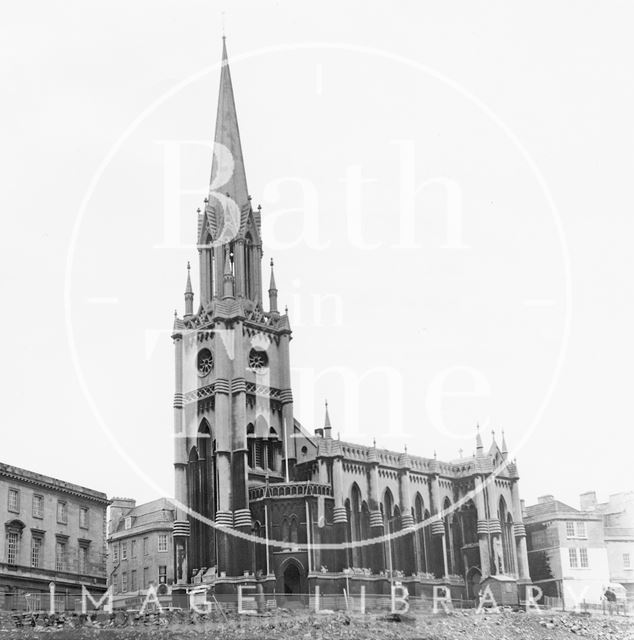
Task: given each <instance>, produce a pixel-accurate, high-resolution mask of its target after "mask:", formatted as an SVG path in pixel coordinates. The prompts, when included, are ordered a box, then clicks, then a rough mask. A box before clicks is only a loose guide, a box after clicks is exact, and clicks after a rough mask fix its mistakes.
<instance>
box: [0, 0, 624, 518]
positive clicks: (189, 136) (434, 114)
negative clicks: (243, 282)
mask: <svg viewBox="0 0 634 640" xmlns="http://www.w3.org/2000/svg"><path fill="white" fill-rule="evenodd" d="M226 4H227V6H226V7H225V6H223V5H222V4H220V3H213V2H187V1H185V2H160V1H158V2H157V1H152V2H141V1H137V2H134V3H129V2H116V1H115V2H113V1H109V2H84V1H82V2H72V1H66V2H25V3H12V4H5V5H4V6H3V8H2V9H1V12H2V15H1V19H0V50H1V53H2V55H1V56H0V84H1V86H2V102H1V107H0V108H1V109H2V118H1V119H0V123H1V124H0V130H1V140H2V145H1V147H0V171H1V174H2V177H3V178H2V189H1V191H0V198H1V200H0V206H1V210H2V219H3V223H4V231H3V233H2V236H1V237H2V252H0V261H1V264H2V273H3V281H2V283H3V301H4V309H5V311H4V314H3V315H2V336H3V338H4V341H5V346H4V350H3V357H2V359H1V369H0V375H1V380H0V382H1V389H2V396H3V412H2V416H3V424H2V430H3V438H2V447H1V449H0V460H2V461H3V462H7V463H10V464H14V465H17V466H21V467H26V468H28V469H32V470H34V471H38V472H41V473H45V474H49V475H53V476H56V477H59V478H62V479H64V480H68V481H71V482H76V483H79V484H83V485H86V486H89V487H92V488H95V489H99V490H102V491H105V492H107V493H108V495H110V496H113V495H126V496H131V497H135V498H137V499H138V500H140V501H144V500H147V499H151V498H153V497H155V496H157V495H161V494H169V493H170V492H171V491H172V484H173V483H172V451H173V447H172V438H171V432H172V398H173V392H174V389H173V378H174V374H173V346H172V343H171V339H170V328H171V325H172V321H173V311H174V309H175V308H176V309H177V310H178V312H179V314H182V313H183V296H182V294H183V289H184V284H185V273H186V271H185V265H186V262H187V260H191V261H192V263H193V265H194V269H193V272H192V276H193V279H194V282H195V285H196V284H197V281H198V273H197V269H196V268H195V267H196V262H197V259H196V250H195V248H194V246H193V244H194V242H195V209H196V207H197V206H199V205H200V204H201V202H202V198H203V197H204V193H205V191H206V189H207V185H208V182H209V172H210V167H211V150H210V147H209V143H210V142H211V140H212V137H213V130H214V120H215V112H216V99H217V92H218V78H219V68H218V63H219V61H220V52H221V35H222V24H221V22H222V19H221V13H222V12H223V11H225V12H226V15H225V19H224V20H225V24H226V33H227V45H228V49H229V56H230V60H231V61H232V62H231V71H232V76H233V83H234V90H235V95H236V103H237V110H238V118H239V122H240V128H241V136H242V144H243V151H244V155H245V163H246V173H247V180H248V184H249V189H250V192H251V194H252V195H253V202H254V203H255V204H258V203H261V204H262V207H263V235H264V252H265V260H264V263H263V264H264V265H268V260H269V258H270V257H274V258H275V261H276V279H277V284H278V288H279V303H280V306H281V307H282V308H283V307H284V306H285V305H288V308H289V315H290V319H291V324H292V326H293V330H294V339H293V342H292V351H291V361H292V366H293V384H294V398H295V415H296V418H297V419H299V420H300V422H302V424H303V425H304V426H305V427H306V428H307V429H309V430H311V431H312V430H313V429H314V428H315V427H317V426H321V424H322V422H323V400H324V398H326V397H327V398H328V400H329V404H330V413H331V418H332V422H333V428H334V430H335V432H340V435H341V438H342V439H348V440H352V441H356V442H361V443H363V444H369V443H371V442H372V439H373V438H376V440H377V445H378V446H383V447H388V448H393V449H396V450H402V448H403V446H405V445H407V446H408V449H409V451H410V452H411V453H416V454H420V455H423V456H428V457H429V456H432V455H433V452H434V451H435V450H436V451H437V453H438V457H439V458H441V459H454V458H458V457H459V456H460V455H463V456H470V455H472V453H473V451H474V442H475V426H476V424H477V423H479V424H480V425H481V427H482V432H483V436H484V439H485V443H486V444H487V446H488V443H489V442H490V439H491V433H490V431H491V429H495V430H496V435H497V438H498V440H499V439H500V432H501V430H502V429H504V430H505V434H506V439H507V441H508V444H509V447H510V448H511V449H512V450H513V455H514V456H516V457H517V459H518V467H519V471H520V474H521V477H522V480H521V492H522V495H523V497H524V498H525V499H526V500H527V502H528V503H532V502H534V501H535V500H536V498H537V496H539V495H542V494H545V493H553V494H555V495H556V496H557V497H558V498H560V499H562V500H564V501H567V502H569V503H571V504H574V505H576V504H577V501H578V494H579V493H581V492H584V491H588V490H593V489H596V490H597V491H598V493H599V498H600V499H605V498H607V496H608V495H609V494H610V493H615V492H618V491H621V490H626V489H627V490H631V489H632V488H634V483H633V482H632V473H631V458H632V438H631V432H632V425H633V422H634V409H633V408H632V401H631V398H632V383H633V377H634V376H633V375H632V362H633V361H634V349H633V341H632V338H631V332H632V327H633V326H634V305H633V296H632V286H631V282H632V275H631V274H632V266H633V259H632V249H631V240H632V235H633V231H634V222H633V220H634V217H633V216H632V207H633V204H634V195H633V193H632V188H631V183H632V179H631V176H632V171H633V169H634V135H633V127H632V116H631V114H632V113H634V82H633V81H632V78H633V77H634V41H633V40H632V38H631V24H632V19H633V18H634V7H632V5H631V3H628V2H580V1H577V0H575V1H572V0H571V1H569V2H563V1H562V2H557V3H552V2H534V3H509V2H491V1H489V2H456V3H430V2H419V3H386V2H363V3H361V2H348V3H340V2H332V3H331V2H320V3H313V4H308V3H301V4H300V3H294V2H276V3H273V2H234V3H226ZM177 150H178V151H179V153H180V161H179V163H177V161H176V155H175V153H176V151H177ZM175 167H177V170H176V169H175ZM179 188H180V189H182V191H183V193H181V194H180V195H179V194H178V193H177V196H178V197H177V198H176V199H174V197H173V195H174V193H175V191H174V190H175V189H179ZM410 192H411V193H410ZM175 222H176V223H177V225H176V226H177V227H178V228H176V229H175V227H174V223H175ZM264 281H265V282H268V266H265V268H264ZM357 381H359V383H358V384H357ZM460 450H462V454H461V453H460Z"/></svg>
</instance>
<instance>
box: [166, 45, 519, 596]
mask: <svg viewBox="0 0 634 640" xmlns="http://www.w3.org/2000/svg"><path fill="white" fill-rule="evenodd" d="M223 62H224V64H223V68H222V72H221V82H220V98H219V105H218V115H217V121H216V135H215V142H216V152H215V153H214V159H213V164H212V187H211V188H212V190H211V192H210V195H209V198H207V199H206V200H205V207H204V210H203V211H200V210H199V220H198V223H199V224H198V232H199V237H198V246H199V269H200V305H199V307H198V309H197V311H196V312H194V305H193V299H194V293H193V290H192V287H191V282H190V278H189V273H188V277H187V286H186V292H185V314H184V316H183V317H182V318H179V317H177V318H176V320H175V323H174V331H173V339H174V345H175V359H176V394H175V399H174V423H175V475H176V481H175V495H176V499H177V501H178V504H177V516H176V522H175V525H174V544H175V558H174V562H175V581H176V583H177V585H179V586H180V587H182V589H183V590H184V589H185V587H186V586H187V585H192V584H197V583H206V584H210V585H214V588H215V591H216V593H223V592H231V591H233V590H235V588H236V585H238V584H249V585H251V586H254V587H256V588H257V589H258V590H259V591H261V592H272V591H276V592H277V593H300V592H301V593H306V592H308V591H311V592H312V591H313V590H314V587H315V586H319V587H320V589H321V590H322V592H327V591H331V592H337V593H341V590H342V588H344V587H346V588H347V589H348V590H349V592H352V593H355V592H358V591H359V589H360V588H361V586H364V587H366V589H367V590H368V592H375V593H383V592H386V591H387V590H388V589H389V584H390V581H391V580H393V579H395V578H398V579H399V580H400V581H401V582H403V583H404V584H406V585H407V586H408V588H409V591H410V593H431V590H432V588H433V586H438V585H446V586H450V587H452V590H453V591H454V593H455V594H456V597H458V596H459V595H461V596H463V597H465V596H470V597H473V596H474V593H477V592H478V590H480V589H481V588H483V586H484V584H489V585H490V586H491V588H492V589H493V590H494V592H496V593H497V594H500V595H499V601H505V600H507V601H517V599H518V592H517V585H518V583H522V582H529V575H528V562H527V555H526V540H525V532H524V526H523V524H522V513H521V508H520V499H519V488H518V473H517V467H516V465H515V463H514V462H512V461H510V460H509V459H508V456H507V451H506V445H505V444H504V442H503V443H502V445H501V446H498V444H497V443H496V442H495V441H494V442H493V443H492V445H491V446H490V448H489V449H488V450H486V451H485V449H484V446H483V444H482V440H481V438H480V434H479V433H478V434H477V443H476V444H477V452H476V454H475V455H474V456H473V457H471V458H464V459H459V460H454V461H452V462H441V461H439V460H437V459H436V458H435V457H433V458H423V457H419V456H414V455H409V454H408V453H407V452H400V453H399V452H393V451H387V450H383V449H377V448H376V447H375V446H373V447H368V446H362V445H357V444H353V443H348V442H342V441H340V440H338V439H333V437H332V429H331V425H330V419H329V418H328V415H327V414H326V422H325V425H324V428H323V429H317V430H316V431H315V433H314V434H313V433H309V432H308V431H307V430H306V429H304V428H303V427H302V426H301V425H300V424H299V422H298V421H297V420H296V419H295V418H294V414H293V394H292V390H291V386H290V354H289V343H290V339H291V326H290V319H289V317H288V314H287V313H286V312H285V313H281V312H280V311H279V310H278V304H277V287H276V284H275V278H274V275H273V265H272V264H271V276H270V284H269V290H268V294H269V295H268V298H269V299H268V303H269V304H268V311H265V310H264V306H263V295H262V290H263V287H262V280H261V259H262V241H261V217H260V212H259V210H254V209H253V208H252V206H251V198H250V196H249V195H248V190H247V185H246V173H245V171H244V163H243V158H242V150H241V146H240V137H239V133H238V126H237V117H236V112H235V104H234V99H233V90H232V85H231V77H230V74H229V67H228V62H227V57H226V49H225V48H224V47H223ZM218 149H220V151H218ZM227 150H228V151H229V152H230V153H231V155H232V157H233V159H234V167H233V174H231V178H230V179H228V180H227V181H226V183H225V184H218V185H217V184H216V182H221V181H222V180H220V179H217V177H218V176H219V175H220V174H222V172H223V171H225V170H226V168H227V166H230V164H228V163H227V162H226V158H225V159H224V160H223V157H224V156H225V155H226V151H227ZM225 179H226V178H225ZM220 192H221V193H220Z"/></svg>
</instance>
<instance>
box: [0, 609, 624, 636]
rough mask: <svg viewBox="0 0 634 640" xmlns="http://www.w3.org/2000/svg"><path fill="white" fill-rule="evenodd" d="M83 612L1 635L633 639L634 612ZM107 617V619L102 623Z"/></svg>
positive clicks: (3, 632) (6, 630)
mask: <svg viewBox="0 0 634 640" xmlns="http://www.w3.org/2000/svg"><path fill="white" fill-rule="evenodd" d="M77 622H78V621H77V620H75V621H72V620H67V621H66V622H64V623H63V624H60V625H59V626H58V627H57V628H54V627H52V626H41V625H37V624H36V626H35V627H30V626H29V627H24V628H21V629H17V628H15V627H14V628H13V629H10V628H7V627H6V626H5V627H4V629H0V640H5V639H6V640H13V639H15V640H25V639H30V638H41V637H42V633H51V634H53V635H55V636H57V637H58V638H60V639H61V638H63V639H64V640H66V639H69V640H73V639H80V638H98V639H99V640H119V639H123V640H127V639H130V640H138V639H142V640H145V639H147V640H150V638H152V639H153V640H186V639H189V638H201V639H202V638H205V639H206V638H209V639H213V640H229V639H234V638H240V639H243V640H251V639H253V640H255V639H257V640H278V639H283V640H291V639H292V640H311V639H313V638H327V639H328V640H340V639H341V640H344V639H345V640H365V639H366V638H367V639H370V638H372V639H374V638H381V640H392V639H399V640H400V639H401V638H402V639H404V640H457V639H458V640H459V639H461V638H465V639H469V640H471V639H473V640H480V639H482V640H485V639H486V640H533V639H535V640H560V639H564V638H565V639H567V640H572V638H574V637H582V638H589V639H597V640H598V639H602V640H603V639H606V640H634V618H632V617H626V616H587V615H579V614H574V613H553V612H548V613H543V614H537V613H528V614H527V613H523V612H518V613H515V612H510V611H503V612H500V613H493V612H490V613H480V614H478V613H476V612H474V611H460V612H455V613H452V614H435V615H434V614H420V613H418V614H387V615H386V614H385V613H383V614H380V615H372V614H369V615H361V614H359V613H350V614H348V613H345V612H329V613H326V612H320V613H318V614H315V613H314V612H308V611H289V610H284V609H280V610H276V611H274V612H272V613H268V614H265V615H250V616H237V615H235V614H230V615H229V616H228V618H227V619H226V620H225V619H223V618H220V619H218V620H208V619H204V618H198V619H193V618H190V619H189V620H187V621H179V622H175V621H172V622H168V621H167V620H165V619H160V618H156V617H154V618H153V619H152V618H147V619H146V620H145V621H141V620H137V621H136V622H135V623H134V624H129V625H128V626H125V627H116V628H113V627H108V626H103V627H101V626H91V623H90V622H88V623H86V624H85V625H83V626H81V628H79V627H77ZM101 624H105V623H101Z"/></svg>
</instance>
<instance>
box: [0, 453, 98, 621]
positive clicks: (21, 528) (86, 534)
mask: <svg viewBox="0 0 634 640" xmlns="http://www.w3.org/2000/svg"><path fill="white" fill-rule="evenodd" d="M107 507H108V498H107V497H106V494H105V493H101V492H99V491H93V490H92V489H87V488H85V487H80V486H78V485H75V484H71V483H70V482H64V481H62V480H57V479H56V478H50V477H48V476H44V475H41V474H39V473H34V472H33V471H27V470H26V469H20V468H18V467H13V466H10V465H7V464H3V463H0V522H1V526H2V530H1V531H0V540H1V541H2V556H1V561H0V609H17V610H24V609H27V607H28V605H29V604H30V605H31V606H32V607H33V608H36V609H39V608H44V609H45V610H47V611H48V610H49V607H50V603H49V593H50V585H51V583H52V584H53V585H54V589H55V598H56V601H55V603H54V606H55V608H56V610H58V611H63V610H65V609H74V608H75V601H76V600H77V599H78V598H80V597H81V588H82V585H85V586H86V588H87V589H88V590H89V592H90V593H91V594H94V595H95V596H96V595H99V594H102V593H104V592H105V590H106V559H105V552H106V509H107ZM25 594H30V595H29V599H30V603H29V602H28V601H27V598H26V597H25Z"/></svg>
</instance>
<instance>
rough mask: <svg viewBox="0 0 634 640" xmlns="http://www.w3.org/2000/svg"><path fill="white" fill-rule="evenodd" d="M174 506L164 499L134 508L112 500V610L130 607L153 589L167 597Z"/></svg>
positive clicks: (171, 573)
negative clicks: (149, 589) (113, 607)
mask: <svg viewBox="0 0 634 640" xmlns="http://www.w3.org/2000/svg"><path fill="white" fill-rule="evenodd" d="M173 526H174V507H173V505H172V503H171V502H170V501H169V500H167V499H166V498H159V499H158V500H153V501H152V502H147V503H145V504H140V505H138V506H137V505H136V502H135V501H134V500H131V499H129V498H113V499H112V505H111V507H110V517H109V520H108V561H107V575H108V586H109V587H110V586H111V587H112V592H113V602H114V606H115V607H134V606H136V605H137V604H138V601H139V600H140V599H144V598H145V595H146V594H147V590H148V588H149V587H151V586H153V587H154V588H155V589H156V591H157V593H158V595H159V596H161V597H162V596H168V595H169V593H170V591H171V585H172V583H173V582H174V562H173V557H174V549H173V539H172V529H173Z"/></svg>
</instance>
